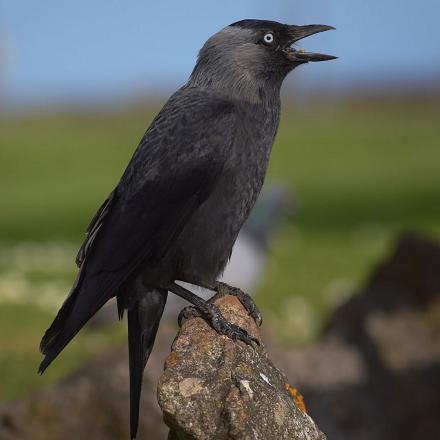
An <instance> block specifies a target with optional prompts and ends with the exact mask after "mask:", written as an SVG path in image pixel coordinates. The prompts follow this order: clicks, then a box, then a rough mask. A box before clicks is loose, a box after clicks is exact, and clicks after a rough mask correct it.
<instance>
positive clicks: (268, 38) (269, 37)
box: [263, 34, 273, 44]
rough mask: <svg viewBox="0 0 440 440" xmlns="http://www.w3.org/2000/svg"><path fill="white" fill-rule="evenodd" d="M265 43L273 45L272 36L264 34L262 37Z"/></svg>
mask: <svg viewBox="0 0 440 440" xmlns="http://www.w3.org/2000/svg"><path fill="white" fill-rule="evenodd" d="M263 40H264V42H265V43H268V44H272V43H273V34H266V35H265V36H264V37H263Z"/></svg>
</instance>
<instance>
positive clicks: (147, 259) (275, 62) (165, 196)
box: [39, 20, 335, 438]
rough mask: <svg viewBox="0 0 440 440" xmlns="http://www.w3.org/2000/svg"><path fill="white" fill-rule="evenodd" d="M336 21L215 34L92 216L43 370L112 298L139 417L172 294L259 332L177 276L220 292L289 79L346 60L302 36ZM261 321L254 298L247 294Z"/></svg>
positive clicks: (250, 26) (49, 336)
mask: <svg viewBox="0 0 440 440" xmlns="http://www.w3.org/2000/svg"><path fill="white" fill-rule="evenodd" d="M330 29H333V28H332V27H330V26H324V25H309V26H290V25H285V24H280V23H277V22H273V21H262V20H243V21H239V22H237V23H234V24H232V25H230V26H227V27H226V28H224V29H222V30H221V31H220V32H218V33H216V34H215V35H213V36H212V37H211V38H209V40H208V41H207V42H206V43H205V45H204V46H203V48H202V49H201V51H200V54H199V57H198V60H197V63H196V66H195V68H194V70H193V72H192V74H191V76H190V78H189V80H188V82H187V83H186V84H185V85H184V86H183V87H182V88H180V89H179V90H178V91H177V92H176V93H175V94H174V95H172V96H171V98H170V99H169V100H168V102H167V103H166V104H165V105H164V107H163V109H162V110H161V111H160V112H159V114H158V115H157V116H156V118H155V119H154V121H153V122H152V124H151V126H150V127H149V128H148V130H147V131H146V133H145V135H144V136H143V138H142V139H141V141H140V143H139V146H138V147H137V149H136V151H135V153H134V155H133V158H132V159H131V161H130V163H129V164H128V167H127V169H126V170H125V172H124V174H123V176H122V178H121V180H120V182H119V183H118V185H117V186H116V188H115V189H114V190H113V191H112V192H111V194H110V195H109V197H108V198H107V200H106V201H105V202H104V203H103V205H102V206H101V207H100V209H99V210H98V212H97V213H96V215H95V217H94V218H93V219H92V221H91V223H90V225H89V227H88V229H87V236H86V239H85V241H84V243H83V245H82V246H81V248H80V250H79V253H78V256H77V259H76V263H77V265H78V267H79V268H80V270H79V273H78V275H77V278H76V280H75V283H74V285H73V287H72V290H71V291H70V294H69V296H68V297H67V299H66V300H65V302H64V304H63V305H62V307H61V309H60V310H59V312H58V314H57V316H56V318H55V320H54V321H53V323H52V325H51V326H50V327H49V329H48V330H47V331H46V333H45V335H44V337H43V339H42V341H41V345H40V349H41V352H42V353H43V354H44V355H45V358H44V359H43V361H42V363H41V365H40V368H39V372H40V373H43V372H44V370H45V369H46V368H47V367H48V366H49V364H50V363H51V362H52V361H53V360H54V359H55V358H56V357H57V356H58V354H59V353H60V352H61V351H62V350H63V349H64V347H65V346H66V345H67V344H68V343H69V342H70V341H71V340H72V338H73V337H74V336H75V335H76V334H77V333H78V331H79V330H80V329H81V328H82V327H83V326H84V324H85V323H86V322H87V321H88V320H89V319H90V318H91V317H92V316H93V315H94V314H95V313H96V312H97V311H98V309H99V308H101V307H102V306H103V305H104V304H105V303H106V302H107V301H108V300H109V299H111V298H112V297H117V304H118V311H119V317H120V318H122V316H123V313H124V310H127V315H128V339H129V364H130V415H131V417H130V424H131V437H132V438H135V436H136V432H137V425H138V413H139V398H140V392H141V385H142V374H143V370H144V368H145V364H146V362H147V360H148V357H149V355H150V352H151V349H152V347H153V343H154V339H155V336H156V332H157V328H158V325H159V321H160V319H161V316H162V312H163V309H164V306H165V302H166V300H167V294H168V292H169V291H170V292H172V293H174V294H177V295H179V296H181V297H183V298H185V299H187V300H188V301H190V302H191V303H192V304H193V305H194V306H195V309H196V310H197V311H198V313H200V314H201V315H202V316H203V317H204V318H205V319H207V320H208V321H209V322H210V323H211V325H212V326H213V327H214V328H215V329H216V330H217V331H218V332H220V333H223V334H226V335H228V336H230V337H232V338H234V339H236V338H239V339H241V340H243V341H245V342H247V343H250V342H252V338H251V337H250V336H249V335H248V334H247V333H246V332H245V331H244V330H242V329H240V328H239V327H237V326H234V325H233V324H230V323H228V322H227V321H226V320H225V319H224V318H223V316H222V315H221V313H220V312H219V310H218V309H217V308H216V307H215V306H214V305H213V304H212V303H210V302H206V301H204V300H202V299H201V298H199V297H197V296H196V295H195V294H193V293H192V292H190V291H189V290H188V289H186V288H184V287H182V286H180V285H179V284H177V283H176V281H178V280H179V281H185V282H188V283H191V284H195V285H198V286H202V287H205V288H209V289H211V290H215V291H218V290H219V289H221V288H222V287H224V286H222V285H221V283H218V282H217V281H216V280H217V277H218V276H219V275H220V274H221V272H222V270H223V268H224V267H225V265H226V263H227V261H228V258H229V257H230V255H231V250H232V246H233V244H234V242H235V239H236V238H237V235H238V233H239V231H240V228H241V226H242V225H243V223H244V221H245V220H246V218H247V216H248V214H249V212H250V210H251V208H252V207H253V205H254V203H255V200H256V198H257V196H258V194H259V192H260V189H261V186H262V184H263V180H264V176H265V174H266V168H267V165H268V161H269V155H270V151H271V148H272V144H273V141H274V138H275V134H276V131H277V127H278V121H279V115H280V88H281V84H282V82H283V80H284V78H285V77H286V75H287V74H288V73H289V72H290V71H291V70H292V69H294V68H295V67H297V66H299V65H300V64H304V63H308V62H309V61H325V60H331V59H334V58H335V57H333V56H330V55H322V54H317V53H310V52H304V51H297V50H295V49H294V48H293V47H291V45H292V44H293V43H295V42H296V41H298V40H300V39H302V38H304V37H307V36H309V35H313V34H316V33H318V32H323V31H327V30H330ZM241 300H242V301H243V302H244V303H245V305H247V307H248V309H249V310H250V312H251V313H252V314H253V315H254V316H255V317H256V318H258V313H257V311H256V309H255V308H254V306H253V305H252V304H251V303H250V301H248V300H247V299H246V297H244V296H243V297H242V298H241Z"/></svg>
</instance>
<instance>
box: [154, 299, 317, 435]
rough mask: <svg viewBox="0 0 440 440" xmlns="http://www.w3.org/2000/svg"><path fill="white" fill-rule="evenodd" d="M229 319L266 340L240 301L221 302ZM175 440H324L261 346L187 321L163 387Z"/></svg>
mask: <svg viewBox="0 0 440 440" xmlns="http://www.w3.org/2000/svg"><path fill="white" fill-rule="evenodd" d="M215 302H216V304H217V305H218V306H219V308H220V310H221V311H222V313H223V314H224V316H225V317H226V318H227V319H228V320H230V321H231V322H233V323H235V324H237V325H240V326H241V327H242V328H244V329H245V330H247V331H248V332H249V333H250V334H252V335H253V336H255V337H256V338H257V339H259V340H261V335H260V332H259V329H258V328H257V326H256V324H255V323H254V321H253V320H252V318H250V316H249V315H248V314H247V312H246V311H245V310H244V308H243V307H242V305H241V304H240V302H239V301H238V300H237V298H235V297H231V296H227V297H223V298H219V299H216V300H215ZM158 400H159V404H160V406H161V408H162V410H163V412H164V419H165V422H166V423H167V425H168V426H169V427H170V436H169V438H170V439H173V440H177V439H178V440H210V439H213V440H214V439H215V440H222V439H225V440H226V439H237V440H238V439H243V440H248V439H249V440H258V439H262V440H271V439H274V440H275V439H276V440H282V439H290V440H318V439H320V440H324V439H325V436H324V434H322V433H321V432H320V431H319V429H318V428H317V426H316V425H315V423H314V422H313V420H312V419H311V418H310V417H309V416H308V415H307V414H306V413H305V412H303V411H302V410H301V409H299V407H298V406H297V404H296V401H295V399H294V398H293V396H292V394H291V393H290V392H289V385H288V381H287V379H286V377H285V376H284V374H283V373H281V372H280V371H279V370H278V369H277V368H276V367H275V366H274V365H273V363H272V362H271V360H270V359H269V357H268V356H267V353H266V350H265V348H264V346H263V345H261V346H259V347H258V346H255V347H252V346H249V345H246V344H244V343H243V342H234V341H232V340H231V339H229V338H227V337H225V336H222V335H218V334H217V333H216V332H215V331H214V330H213V329H212V328H211V327H210V326H209V325H208V324H207V323H206V322H205V321H204V320H203V319H201V318H191V319H189V320H188V321H186V322H185V323H184V324H183V326H182V328H181V330H180V331H179V333H178V335H177V338H176V340H175V341H174V344H173V348H172V352H171V354H170V355H169V356H168V358H167V360H166V363H165V371H164V373H163V374H162V376H161V378H160V381H159V386H158Z"/></svg>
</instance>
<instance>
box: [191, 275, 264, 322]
mask: <svg viewBox="0 0 440 440" xmlns="http://www.w3.org/2000/svg"><path fill="white" fill-rule="evenodd" d="M199 285H200V284H199ZM200 287H205V288H206V289H209V290H214V291H215V292H217V297H219V296H226V295H232V296H236V297H237V298H238V299H239V300H240V302H241V304H242V305H243V307H244V308H245V309H246V311H247V312H248V313H249V315H250V316H251V317H252V318H253V319H254V321H255V323H256V324H257V325H258V326H259V327H260V326H261V324H262V323H263V317H262V315H261V312H260V310H258V307H257V305H256V304H255V302H254V300H253V299H252V298H251V297H250V295H248V294H247V293H245V292H243V291H242V290H241V289H239V288H238V287H233V286H230V285H229V284H226V283H223V282H221V281H213V282H212V283H206V284H205V283H204V284H203V285H200Z"/></svg>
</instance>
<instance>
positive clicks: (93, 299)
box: [38, 279, 113, 374]
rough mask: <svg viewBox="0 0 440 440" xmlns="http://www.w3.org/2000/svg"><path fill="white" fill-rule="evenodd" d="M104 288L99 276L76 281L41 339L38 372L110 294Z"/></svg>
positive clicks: (41, 370)
mask: <svg viewBox="0 0 440 440" xmlns="http://www.w3.org/2000/svg"><path fill="white" fill-rule="evenodd" d="M106 287H107V286H106V285H105V283H103V282H102V280H101V279H92V280H90V281H88V282H84V283H81V285H80V286H79V285H78V284H77V283H76V284H75V286H74V287H73V289H72V291H71V293H70V295H69V296H68V297H67V299H66V301H65V302H64V304H63V305H62V307H61V309H60V310H59V312H58V314H57V316H56V318H55V320H54V321H53V323H52V325H51V326H50V327H49V328H48V329H47V330H46V333H45V334H44V336H43V339H42V340H41V344H40V351H41V353H43V354H44V355H45V358H44V359H43V361H42V362H41V364H40V367H39V369H38V372H39V373H40V374H43V372H44V370H46V368H47V367H48V366H49V365H50V364H51V363H52V361H53V360H54V359H55V358H56V357H57V356H58V355H59V354H60V353H61V351H62V350H63V349H64V347H65V346H66V345H67V344H68V343H69V342H70V341H71V340H72V339H73V338H74V337H75V335H76V334H77V333H78V332H79V331H80V330H81V328H82V327H83V326H84V325H85V324H86V323H87V321H88V320H89V319H90V318H91V317H92V316H93V315H94V314H95V313H96V312H97V311H98V310H99V309H100V308H101V307H102V306H103V305H104V304H105V303H106V302H107V301H108V300H109V299H110V298H111V297H112V296H113V295H111V294H109V293H108V291H111V290H110V289H108V290H107V288H106Z"/></svg>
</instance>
